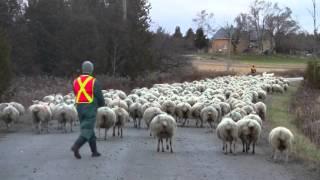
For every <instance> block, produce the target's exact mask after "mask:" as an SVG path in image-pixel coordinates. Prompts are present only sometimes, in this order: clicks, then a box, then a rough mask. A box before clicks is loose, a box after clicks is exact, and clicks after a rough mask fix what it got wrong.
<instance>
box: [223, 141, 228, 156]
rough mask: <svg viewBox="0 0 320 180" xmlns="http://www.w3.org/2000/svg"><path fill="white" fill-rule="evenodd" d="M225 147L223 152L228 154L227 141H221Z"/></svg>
mask: <svg viewBox="0 0 320 180" xmlns="http://www.w3.org/2000/svg"><path fill="white" fill-rule="evenodd" d="M223 144H224V146H225V149H224V154H228V143H226V142H223Z"/></svg>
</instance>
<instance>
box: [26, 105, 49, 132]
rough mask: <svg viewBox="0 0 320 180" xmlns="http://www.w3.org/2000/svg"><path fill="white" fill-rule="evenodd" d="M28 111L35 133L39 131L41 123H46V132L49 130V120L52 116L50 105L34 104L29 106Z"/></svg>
mask: <svg viewBox="0 0 320 180" xmlns="http://www.w3.org/2000/svg"><path fill="white" fill-rule="evenodd" d="M29 111H30V112H31V116H32V120H33V126H34V130H35V131H37V133H39V134H40V133H41V131H42V124H45V125H46V129H47V133H48V132H49V121H50V120H51V117H52V112H51V110H50V107H49V106H48V105H46V104H43V103H42V104H34V105H31V106H30V107H29Z"/></svg>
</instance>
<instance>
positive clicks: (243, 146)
mask: <svg viewBox="0 0 320 180" xmlns="http://www.w3.org/2000/svg"><path fill="white" fill-rule="evenodd" d="M244 149H245V143H244V141H242V152H245V150H244Z"/></svg>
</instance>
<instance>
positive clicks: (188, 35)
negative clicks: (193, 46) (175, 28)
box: [184, 28, 195, 40]
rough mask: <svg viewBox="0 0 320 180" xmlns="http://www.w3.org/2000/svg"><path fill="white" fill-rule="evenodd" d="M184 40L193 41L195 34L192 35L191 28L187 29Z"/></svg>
mask: <svg viewBox="0 0 320 180" xmlns="http://www.w3.org/2000/svg"><path fill="white" fill-rule="evenodd" d="M184 38H185V39H187V40H194V38H195V34H194V32H193V30H192V28H189V29H188V31H187V32H186V35H185V37H184Z"/></svg>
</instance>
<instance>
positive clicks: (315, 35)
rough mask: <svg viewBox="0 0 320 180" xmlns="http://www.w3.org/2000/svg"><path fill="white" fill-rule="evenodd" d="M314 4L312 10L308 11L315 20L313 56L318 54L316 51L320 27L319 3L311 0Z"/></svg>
mask: <svg viewBox="0 0 320 180" xmlns="http://www.w3.org/2000/svg"><path fill="white" fill-rule="evenodd" d="M311 2H312V9H311V10H310V9H309V10H308V11H309V13H310V15H311V17H312V20H313V38H314V45H313V54H315V53H316V50H317V40H318V28H319V25H318V22H317V20H318V19H317V18H318V13H317V2H316V0H311Z"/></svg>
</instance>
